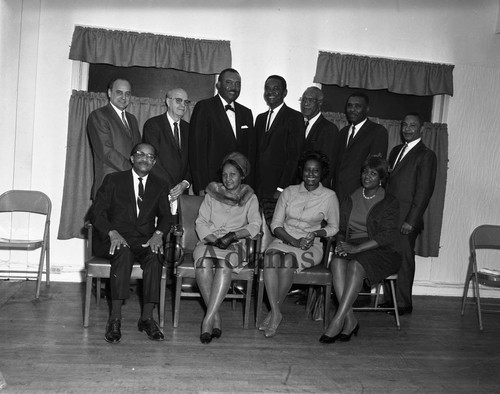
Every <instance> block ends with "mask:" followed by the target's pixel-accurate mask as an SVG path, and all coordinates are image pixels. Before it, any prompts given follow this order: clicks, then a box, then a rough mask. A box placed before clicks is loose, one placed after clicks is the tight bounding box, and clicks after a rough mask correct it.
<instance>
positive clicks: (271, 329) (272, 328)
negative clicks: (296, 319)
mask: <svg viewBox="0 0 500 394" xmlns="http://www.w3.org/2000/svg"><path fill="white" fill-rule="evenodd" d="M281 320H283V316H281V317H280V318H279V320H278V323H276V324H275V325H269V326H268V327H267V328H266V330H265V331H264V336H265V337H266V338H272V337H274V336H275V335H276V330H277V329H278V326H279V325H280V323H281Z"/></svg>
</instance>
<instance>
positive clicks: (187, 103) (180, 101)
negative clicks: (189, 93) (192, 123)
mask: <svg viewBox="0 0 500 394" xmlns="http://www.w3.org/2000/svg"><path fill="white" fill-rule="evenodd" d="M169 99H170V100H174V101H175V102H176V104H179V105H180V104H182V103H184V105H189V104H191V100H183V99H181V98H178V97H177V98H173V97H169Z"/></svg>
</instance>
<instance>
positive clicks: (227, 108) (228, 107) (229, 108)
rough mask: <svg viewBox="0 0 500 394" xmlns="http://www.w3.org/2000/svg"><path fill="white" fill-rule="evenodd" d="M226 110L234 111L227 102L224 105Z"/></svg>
mask: <svg viewBox="0 0 500 394" xmlns="http://www.w3.org/2000/svg"><path fill="white" fill-rule="evenodd" d="M224 108H225V109H226V111H233V112H234V108H233V107H232V106H231V104H227V105H226V106H225V107H224Z"/></svg>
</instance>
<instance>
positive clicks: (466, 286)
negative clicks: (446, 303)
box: [461, 257, 472, 316]
mask: <svg viewBox="0 0 500 394" xmlns="http://www.w3.org/2000/svg"><path fill="white" fill-rule="evenodd" d="M471 258H472V257H469V266H468V267H467V275H466V277H465V283H464V294H463V295H462V312H461V315H462V316H463V315H464V314H465V304H466V303H467V295H468V293H469V285H470V281H471V279H472V262H471V261H470V259H471Z"/></svg>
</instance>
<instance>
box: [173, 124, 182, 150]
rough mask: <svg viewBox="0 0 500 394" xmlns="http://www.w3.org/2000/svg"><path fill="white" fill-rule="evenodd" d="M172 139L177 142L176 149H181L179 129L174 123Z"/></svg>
mask: <svg viewBox="0 0 500 394" xmlns="http://www.w3.org/2000/svg"><path fill="white" fill-rule="evenodd" d="M174 137H175V142H177V148H178V149H179V150H180V149H181V139H180V137H179V127H178V126H177V122H174Z"/></svg>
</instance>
